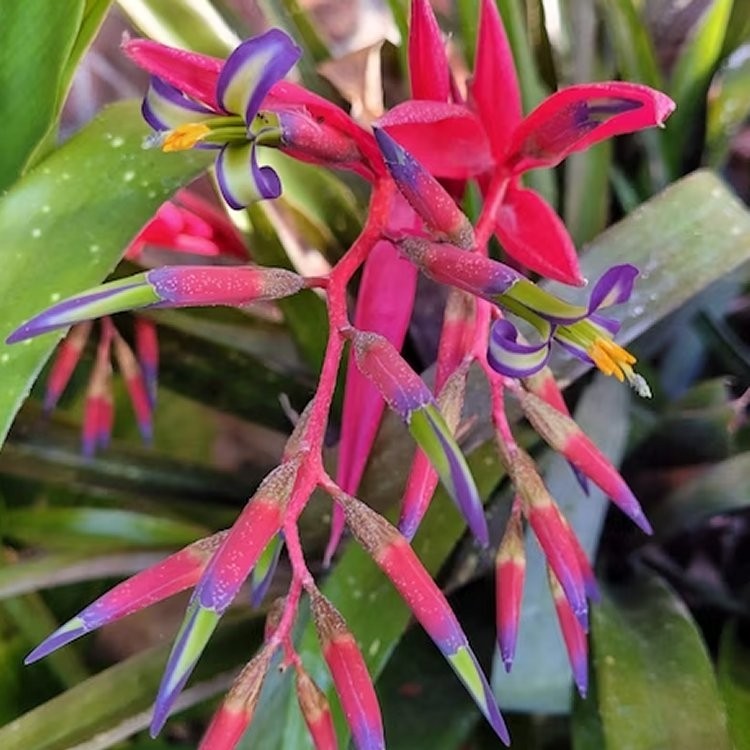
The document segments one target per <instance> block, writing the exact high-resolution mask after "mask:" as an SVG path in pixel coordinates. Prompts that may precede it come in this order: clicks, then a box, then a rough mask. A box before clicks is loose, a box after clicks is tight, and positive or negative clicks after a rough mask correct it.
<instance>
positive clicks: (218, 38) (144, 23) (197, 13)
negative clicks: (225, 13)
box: [117, 0, 240, 57]
mask: <svg viewBox="0 0 750 750" xmlns="http://www.w3.org/2000/svg"><path fill="white" fill-rule="evenodd" d="M117 3H118V5H119V6H120V8H122V10H123V11H124V12H125V14H126V15H127V17H128V18H129V19H130V21H131V22H132V24H133V25H134V26H135V27H136V28H137V29H138V30H139V31H141V33H142V34H143V35H144V36H147V37H149V38H151V39H154V40H155V41H157V42H161V43H162V44H168V45H170V46H172V47H183V48H185V49H190V50H193V51H194V52H201V53H202V54H204V55H213V56H215V57H226V56H227V55H228V54H229V52H231V51H232V50H233V49H234V48H235V47H236V46H237V45H238V44H239V42H240V40H239V37H238V36H237V34H236V33H235V32H234V31H233V30H232V29H231V28H230V27H229V26H228V24H227V22H226V21H225V20H224V18H223V17H222V15H221V14H220V13H219V11H218V10H217V9H216V7H215V6H214V4H213V3H212V2H210V0H117Z"/></svg>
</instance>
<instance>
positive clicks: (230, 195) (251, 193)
mask: <svg viewBox="0 0 750 750" xmlns="http://www.w3.org/2000/svg"><path fill="white" fill-rule="evenodd" d="M216 179H217V181H218V183H219V188H220V190H221V194H222V195H223V196H224V199H225V200H226V202H227V203H228V204H229V205H230V206H231V207H232V208H235V209H241V208H245V207H246V206H249V205H250V204H251V203H255V202H256V201H259V200H264V199H267V198H278V197H279V196H280V195H281V181H280V180H279V176H278V175H277V174H276V172H274V170H273V169H272V168H271V167H261V166H260V165H259V164H258V157H257V154H256V145H255V143H247V144H243V145H234V144H233V145H229V146H224V148H223V149H222V150H221V152H220V153H219V156H218V158H217V159H216Z"/></svg>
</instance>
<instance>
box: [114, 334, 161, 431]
mask: <svg viewBox="0 0 750 750" xmlns="http://www.w3.org/2000/svg"><path fill="white" fill-rule="evenodd" d="M113 344H114V351H115V358H116V359H117V366H118V368H119V369H120V372H121V373H122V376H123V378H124V379H125V387H126V389H127V391H128V396H129V397H130V403H131V404H132V406H133V411H134V412H135V417H136V421H137V422H138V429H139V430H140V433H141V437H142V438H143V440H144V442H146V443H150V442H151V441H152V439H153V420H152V416H153V409H152V407H151V399H150V398H149V394H148V389H147V386H146V381H145V379H144V377H143V372H142V371H141V368H140V365H139V364H138V360H137V359H136V358H135V354H133V350H132V349H131V348H130V347H129V346H128V344H127V342H126V341H125V339H124V338H123V337H122V336H120V334H119V333H115V334H114V338H113Z"/></svg>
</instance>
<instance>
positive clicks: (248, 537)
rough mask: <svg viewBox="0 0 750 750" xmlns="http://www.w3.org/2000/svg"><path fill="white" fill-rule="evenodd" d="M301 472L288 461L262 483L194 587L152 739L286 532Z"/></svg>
mask: <svg viewBox="0 0 750 750" xmlns="http://www.w3.org/2000/svg"><path fill="white" fill-rule="evenodd" d="M297 468H298V463H297V462H294V461H289V462H287V463H285V464H281V466H278V467H277V468H276V469H274V470H273V471H272V472H271V473H270V474H269V475H268V476H267V477H266V478H265V479H264V480H263V482H262V483H261V485H260V487H258V489H257V491H256V492H255V494H254V495H253V497H252V498H251V499H250V501H249V502H248V503H247V505H246V506H245V508H244V509H243V511H242V513H241V514H240V516H239V517H238V519H237V520H236V521H235V523H234V525H233V526H232V528H231V529H230V530H229V533H228V534H227V535H226V537H225V538H224V540H223V542H222V545H221V546H220V547H219V549H218V550H217V551H216V552H215V553H214V555H213V557H212V558H211V562H210V563H209V565H208V567H207V568H206V570H205V571H204V573H203V575H202V576H201V579H200V581H199V582H198V585H197V586H196V587H195V591H194V592H193V596H192V598H191V600H190V604H189V605H188V609H187V612H186V614H185V619H184V620H183V623H182V626H181V627H180V631H179V632H178V634H177V637H176V639H175V642H174V646H173V647H172V651H171V653H170V655H169V659H168V661H167V666H166V668H165V670H164V676H163V677H162V681H161V685H160V686H159V693H158V695H157V698H156V702H155V704H154V716H153V720H152V722H151V734H152V736H155V735H156V734H157V733H158V732H159V730H160V729H161V727H162V726H163V725H164V722H165V721H166V720H167V715H168V714H169V710H170V708H171V706H172V704H173V703H174V701H175V700H176V699H177V696H178V695H179V694H180V691H181V690H182V688H183V687H184V685H185V683H186V682H187V680H188V678H189V677H190V674H191V672H192V671H193V669H194V668H195V665H196V664H197V663H198V659H199V658H200V655H201V654H202V653H203V649H204V648H205V647H206V644H207V643H208V640H209V639H210V637H211V635H212V633H213V632H214V630H215V629H216V626H217V625H218V624H219V620H220V618H221V616H222V615H223V614H224V612H225V611H226V609H227V607H229V605H230V604H231V603H232V600H233V599H234V598H235V596H236V595H237V592H238V591H239V589H240V586H241V585H242V584H243V583H244V581H245V579H246V578H247V577H248V575H249V574H250V571H251V570H252V568H253V567H254V566H255V565H256V563H257V562H258V559H259V558H260V556H261V553H262V552H263V550H264V549H265V548H266V546H267V545H268V543H269V542H270V541H271V539H272V538H273V537H274V536H275V535H276V534H277V533H278V532H279V530H280V529H281V524H282V520H283V514H284V510H285V508H286V504H287V502H288V501H289V498H290V495H291V493H292V491H293V489H294V482H295V480H296V477H297Z"/></svg>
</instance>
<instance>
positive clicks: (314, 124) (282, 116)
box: [275, 110, 362, 168]
mask: <svg viewBox="0 0 750 750" xmlns="http://www.w3.org/2000/svg"><path fill="white" fill-rule="evenodd" d="M275 114H276V117H277V118H278V122H279V127H280V129H281V134H282V135H281V149H282V151H288V152H289V153H290V155H292V156H294V157H295V158H298V159H301V160H302V161H310V162H313V163H314V164H324V165H327V166H330V167H344V166H346V167H350V168H352V167H353V166H354V165H356V164H358V163H360V162H362V154H361V152H360V150H359V146H358V145H357V142H356V141H355V140H354V139H353V138H352V137H351V136H350V135H349V134H348V133H346V132H344V131H342V130H338V129H337V128H336V127H334V126H333V124H332V123H330V122H329V121H327V120H323V121H322V122H320V121H318V120H315V119H314V118H313V117H311V116H310V115H309V114H308V113H307V112H305V111H304V110H303V111H299V110H288V111H280V112H276V113H275Z"/></svg>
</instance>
